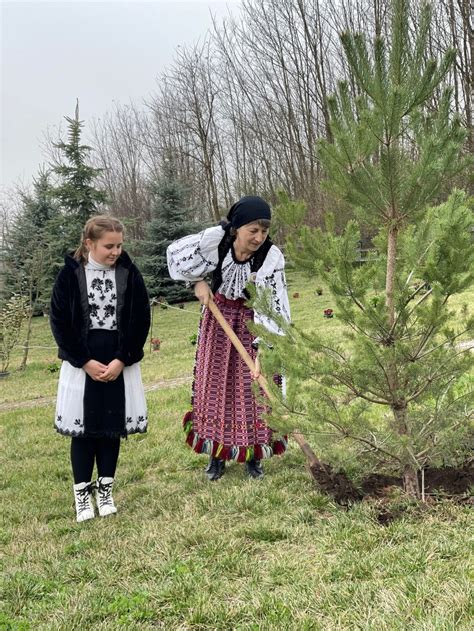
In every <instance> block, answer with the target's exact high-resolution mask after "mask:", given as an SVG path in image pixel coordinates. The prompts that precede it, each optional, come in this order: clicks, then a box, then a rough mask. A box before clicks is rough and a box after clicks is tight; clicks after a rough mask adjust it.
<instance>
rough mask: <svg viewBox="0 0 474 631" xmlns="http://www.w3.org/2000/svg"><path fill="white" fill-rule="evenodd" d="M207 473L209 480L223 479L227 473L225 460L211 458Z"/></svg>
mask: <svg viewBox="0 0 474 631" xmlns="http://www.w3.org/2000/svg"><path fill="white" fill-rule="evenodd" d="M206 473H207V477H208V478H209V480H218V479H219V478H222V476H223V475H224V473H225V460H221V459H220V458H212V457H211V459H210V460H209V464H208V465H207V467H206Z"/></svg>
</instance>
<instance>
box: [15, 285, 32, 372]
mask: <svg viewBox="0 0 474 631" xmlns="http://www.w3.org/2000/svg"><path fill="white" fill-rule="evenodd" d="M31 298H32V296H31V292H30V307H29V313H28V322H27V323H26V337H25V345H24V347H23V357H22V358H21V364H20V366H19V368H18V370H25V368H26V362H27V361H28V353H29V351H30V340H31V328H32V326H31V325H32V323H33V311H34V308H35V306H36V300H35V304H34V305H32V304H31Z"/></svg>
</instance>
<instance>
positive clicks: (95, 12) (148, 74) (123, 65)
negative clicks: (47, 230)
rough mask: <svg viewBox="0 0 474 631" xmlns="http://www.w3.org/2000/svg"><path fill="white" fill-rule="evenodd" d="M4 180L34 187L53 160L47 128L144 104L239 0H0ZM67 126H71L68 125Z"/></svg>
mask: <svg viewBox="0 0 474 631" xmlns="http://www.w3.org/2000/svg"><path fill="white" fill-rule="evenodd" d="M0 5H1V42H2V43H1V93H2V95H1V145H2V147H1V162H0V171H1V181H0V186H1V187H3V188H4V190H5V187H8V188H9V187H11V186H13V185H15V184H16V183H19V182H22V183H24V184H27V183H29V182H31V180H32V177H33V176H36V174H37V172H38V168H39V166H40V165H41V164H42V163H43V162H44V160H45V156H44V155H42V150H41V147H40V144H41V142H42V139H43V133H44V132H45V131H47V130H48V129H50V130H52V131H54V129H57V128H58V126H59V125H60V124H61V123H62V122H63V117H64V116H65V115H68V116H73V115H74V108H75V103H76V98H79V103H80V118H81V119H83V120H85V122H86V125H87V120H89V119H91V118H98V117H100V116H102V115H103V114H104V113H105V112H106V111H107V110H110V109H111V108H112V104H113V102H114V101H117V102H119V103H128V102H130V100H132V101H134V102H135V103H137V104H140V103H141V102H142V100H143V99H144V98H146V97H147V96H149V94H150V93H152V92H154V90H155V88H156V78H157V76H158V75H159V74H160V72H162V71H163V70H164V69H165V68H166V67H167V66H170V65H171V64H172V62H173V59H174V56H175V51H176V47H177V46H178V45H192V44H194V43H196V42H197V41H198V40H199V39H202V38H204V37H205V35H206V32H207V31H208V30H209V28H210V27H211V24H212V17H211V16H212V15H215V16H216V17H217V18H218V19H220V18H223V17H224V16H226V15H228V14H229V11H230V12H232V13H233V14H234V15H237V14H238V11H239V5H240V2H239V0H214V1H210V2H204V1H202V0H183V1H181V0H168V1H162V0H151V1H148V2H146V1H145V2H143V1H139V0H129V1H128V2H127V1H124V2H118V1H117V0H112V1H108V0H105V1H100V2H96V1H94V0H92V1H90V0H89V1H87V0H73V1H66V0H63V1H62V2H43V1H41V0H36V1H30V2H21V1H17V0H15V1H3V0H2V1H1V2H0ZM63 128H64V125H63Z"/></svg>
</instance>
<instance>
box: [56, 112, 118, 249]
mask: <svg viewBox="0 0 474 631" xmlns="http://www.w3.org/2000/svg"><path fill="white" fill-rule="evenodd" d="M65 119H66V121H67V123H68V140H67V142H65V141H63V140H60V142H58V143H56V144H55V145H54V146H55V147H56V148H57V149H59V150H60V153H61V156H62V159H63V161H62V162H61V164H59V165H53V166H52V171H53V172H54V173H55V174H56V175H57V176H58V180H59V182H58V185H57V186H56V187H55V188H54V195H55V197H56V199H57V200H58V201H59V203H60V206H61V210H62V213H63V218H64V220H63V221H61V222H59V224H58V226H57V232H58V238H59V247H60V248H62V249H63V251H64V252H65V251H67V250H70V249H73V248H75V247H76V246H77V244H78V242H79V239H80V234H81V229H82V227H83V226H84V224H85V223H86V221H87V220H88V219H89V218H90V217H92V215H94V214H96V213H97V212H100V208H101V205H102V204H104V203H105V202H106V201H107V196H106V194H105V192H104V191H102V190H100V189H99V188H96V187H95V180H96V178H97V177H98V175H99V174H100V172H101V169H96V168H94V167H92V166H91V165H90V164H89V163H88V160H89V157H90V153H91V151H92V147H90V146H89V145H85V144H81V136H82V132H83V127H84V121H81V120H79V102H77V103H76V110H75V115H74V118H70V117H69V116H65Z"/></svg>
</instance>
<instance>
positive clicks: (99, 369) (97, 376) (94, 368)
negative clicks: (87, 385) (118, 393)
mask: <svg viewBox="0 0 474 631" xmlns="http://www.w3.org/2000/svg"><path fill="white" fill-rule="evenodd" d="M82 368H83V369H84V370H85V371H86V373H87V374H88V375H89V377H90V378H91V379H93V380H94V381H104V379H103V376H104V373H105V371H106V370H107V366H106V365H105V364H101V363H100V362H98V361H97V360H96V359H89V361H88V362H87V363H85V364H84V366H83V367H82Z"/></svg>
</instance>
